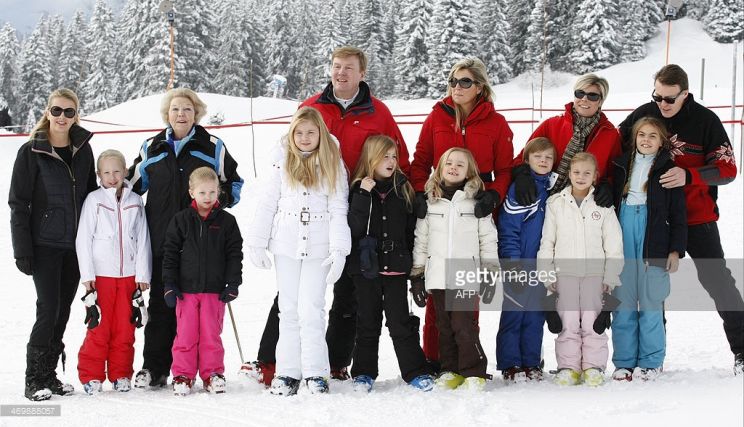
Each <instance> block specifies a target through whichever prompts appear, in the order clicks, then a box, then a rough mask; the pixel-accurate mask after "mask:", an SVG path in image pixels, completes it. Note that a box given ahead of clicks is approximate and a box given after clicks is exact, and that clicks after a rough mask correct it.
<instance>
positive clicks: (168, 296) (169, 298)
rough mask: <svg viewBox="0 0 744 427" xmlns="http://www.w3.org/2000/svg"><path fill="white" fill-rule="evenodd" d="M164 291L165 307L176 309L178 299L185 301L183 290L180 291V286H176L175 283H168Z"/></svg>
mask: <svg viewBox="0 0 744 427" xmlns="http://www.w3.org/2000/svg"><path fill="white" fill-rule="evenodd" d="M163 291H164V292H163V299H165V305H167V306H168V307H170V308H176V298H178V299H180V300H183V295H182V294H181V290H180V289H178V285H176V284H175V283H166V285H165V287H164V289H163Z"/></svg>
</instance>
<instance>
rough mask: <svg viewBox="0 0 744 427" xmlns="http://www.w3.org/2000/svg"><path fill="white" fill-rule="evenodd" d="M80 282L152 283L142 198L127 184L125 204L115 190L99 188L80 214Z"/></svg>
mask: <svg viewBox="0 0 744 427" xmlns="http://www.w3.org/2000/svg"><path fill="white" fill-rule="evenodd" d="M75 249H76V250H77V258H78V265H79V267H80V281H82V282H87V281H90V280H95V278H96V276H103V277H129V276H134V277H135V281H136V282H142V283H150V279H151V276H152V254H151V252H150V232H149V231H148V229H147V219H146V218H145V206H144V204H143V203H142V197H140V196H139V195H138V194H137V193H134V192H132V191H131V184H130V183H129V181H126V180H125V181H124V184H123V186H122V192H121V200H118V201H117V200H116V189H115V188H103V187H101V188H99V189H98V190H96V191H94V192H92V193H90V194H88V197H87V198H86V199H85V202H84V203H83V210H82V212H81V214H80V225H79V226H78V231H77V238H76V239H75Z"/></svg>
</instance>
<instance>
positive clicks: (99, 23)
mask: <svg viewBox="0 0 744 427" xmlns="http://www.w3.org/2000/svg"><path fill="white" fill-rule="evenodd" d="M87 39H88V52H89V54H88V58H87V60H86V69H87V73H86V75H85V79H84V80H83V92H84V93H85V98H84V100H83V106H84V107H85V110H86V112H87V113H88V114H90V113H94V112H96V111H100V110H105V109H107V108H109V107H110V106H112V105H113V104H112V103H113V102H115V92H116V91H115V86H113V85H112V83H113V77H114V75H115V63H114V59H115V56H114V43H115V42H116V32H115V28H114V18H113V14H112V12H111V9H110V8H109V7H108V6H107V5H106V2H105V1H104V0H97V1H96V4H95V6H94V8H93V16H92V17H91V19H90V26H89V27H88V37H87Z"/></svg>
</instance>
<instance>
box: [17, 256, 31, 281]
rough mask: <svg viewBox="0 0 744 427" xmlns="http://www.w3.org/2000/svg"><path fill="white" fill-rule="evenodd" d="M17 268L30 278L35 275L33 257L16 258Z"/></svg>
mask: <svg viewBox="0 0 744 427" xmlns="http://www.w3.org/2000/svg"><path fill="white" fill-rule="evenodd" d="M15 261H16V267H18V271H20V272H21V273H23V274H25V275H26V276H30V275H32V274H33V273H34V257H32V256H24V257H20V258H16V260H15Z"/></svg>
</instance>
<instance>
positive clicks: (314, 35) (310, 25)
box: [285, 0, 325, 99]
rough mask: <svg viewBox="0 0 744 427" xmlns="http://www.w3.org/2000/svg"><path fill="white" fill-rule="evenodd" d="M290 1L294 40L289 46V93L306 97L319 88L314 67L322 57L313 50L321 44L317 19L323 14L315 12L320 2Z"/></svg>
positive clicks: (294, 96)
mask: <svg viewBox="0 0 744 427" xmlns="http://www.w3.org/2000/svg"><path fill="white" fill-rule="evenodd" d="M290 4H291V5H292V6H293V7H292V12H291V14H290V22H291V23H292V24H291V25H290V27H291V29H292V31H291V36H290V37H291V40H292V43H291V44H290V45H288V46H291V49H288V50H290V55H291V60H290V63H289V65H290V66H289V69H290V70H291V71H290V73H289V76H288V79H287V94H288V95H289V96H291V97H293V98H296V99H305V98H307V97H309V96H310V95H312V94H313V93H315V92H317V88H316V86H315V81H316V80H317V78H316V77H315V70H316V69H317V67H318V65H319V64H320V63H321V61H322V58H318V57H317V56H315V55H312V54H311V52H313V50H315V49H316V48H317V46H318V19H319V18H321V17H320V16H319V15H318V14H317V13H315V11H316V10H318V9H319V5H316V4H315V3H313V2H310V1H303V0H294V1H292V2H290ZM285 49H286V47H285ZM323 62H325V61H323Z"/></svg>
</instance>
